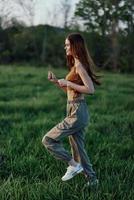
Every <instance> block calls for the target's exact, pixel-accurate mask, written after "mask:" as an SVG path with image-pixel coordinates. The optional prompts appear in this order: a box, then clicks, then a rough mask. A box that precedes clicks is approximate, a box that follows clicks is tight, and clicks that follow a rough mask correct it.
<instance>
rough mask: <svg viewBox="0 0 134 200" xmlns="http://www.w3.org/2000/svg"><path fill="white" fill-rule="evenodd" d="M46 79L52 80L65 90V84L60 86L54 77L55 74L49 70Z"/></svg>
mask: <svg viewBox="0 0 134 200" xmlns="http://www.w3.org/2000/svg"><path fill="white" fill-rule="evenodd" d="M48 80H49V81H51V82H53V83H54V84H55V85H57V86H58V87H59V88H60V89H63V91H64V92H67V87H66V86H60V84H59V82H58V79H57V78H56V76H55V74H54V73H53V72H51V71H48Z"/></svg>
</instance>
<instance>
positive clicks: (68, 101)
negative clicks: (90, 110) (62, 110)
mask: <svg viewBox="0 0 134 200" xmlns="http://www.w3.org/2000/svg"><path fill="white" fill-rule="evenodd" d="M78 102H86V100H85V99H73V100H67V103H78Z"/></svg>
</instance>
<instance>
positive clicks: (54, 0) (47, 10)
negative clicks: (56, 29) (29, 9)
mask: <svg viewBox="0 0 134 200" xmlns="http://www.w3.org/2000/svg"><path fill="white" fill-rule="evenodd" d="M63 1H65V0H36V5H35V17H34V24H35V25H37V24H51V25H56V26H62V25H63V14H62V4H61V2H63ZM77 2H79V0H69V3H70V5H71V9H70V16H69V20H71V18H72V16H73V13H74V10H75V4H76V3H77Z"/></svg>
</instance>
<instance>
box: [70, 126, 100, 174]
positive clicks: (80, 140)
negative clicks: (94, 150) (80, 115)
mask: <svg viewBox="0 0 134 200" xmlns="http://www.w3.org/2000/svg"><path fill="white" fill-rule="evenodd" d="M72 137H73V140H74V141H75V144H76V146H77V150H78V152H79V157H80V162H81V165H82V167H83V170H84V173H85V174H86V176H87V177H89V178H94V177H96V173H95V171H94V170H93V168H92V164H91V161H90V159H89V157H88V155H87V152H86V150H85V143H84V128H82V129H81V130H79V131H78V132H76V133H75V134H73V135H72Z"/></svg>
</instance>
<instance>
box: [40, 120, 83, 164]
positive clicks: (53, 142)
mask: <svg viewBox="0 0 134 200" xmlns="http://www.w3.org/2000/svg"><path fill="white" fill-rule="evenodd" d="M76 122H77V119H76V118H69V117H66V118H65V119H64V120H63V121H62V122H60V123H59V124H57V125H56V126H55V127H53V128H52V129H51V130H50V131H49V132H48V133H47V134H46V135H45V136H44V137H43V139H42V143H43V145H44V146H45V147H46V148H47V150H48V151H49V152H50V153H52V154H53V155H54V156H55V157H56V158H57V159H61V160H64V161H67V162H68V163H69V164H71V163H72V164H74V163H75V161H74V160H72V156H71V155H70V153H69V152H68V151H66V150H65V149H64V147H63V145H62V139H63V138H65V137H68V136H70V135H72V134H74V132H76V131H77V130H78V129H80V127H79V125H78V124H77V123H76ZM74 165H75V164H74Z"/></svg>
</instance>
